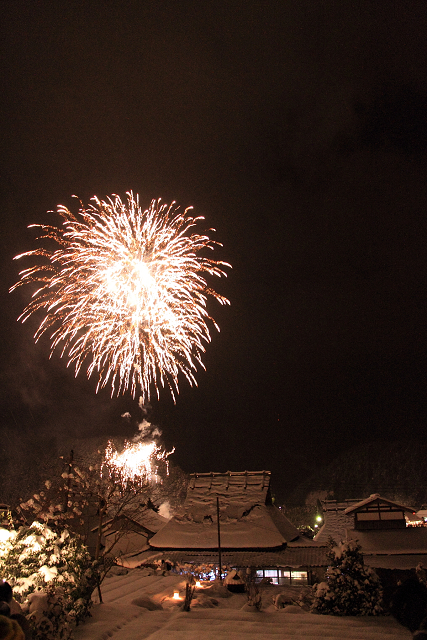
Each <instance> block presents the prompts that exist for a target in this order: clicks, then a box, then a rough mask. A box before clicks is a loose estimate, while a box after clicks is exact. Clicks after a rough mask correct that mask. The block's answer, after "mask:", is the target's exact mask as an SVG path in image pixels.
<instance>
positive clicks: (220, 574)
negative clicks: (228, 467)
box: [216, 496, 222, 584]
mask: <svg viewBox="0 0 427 640" xmlns="http://www.w3.org/2000/svg"><path fill="white" fill-rule="evenodd" d="M216 517H217V523H218V561H219V581H220V583H221V584H222V560H221V529H220V525H219V498H218V496H217V497H216Z"/></svg>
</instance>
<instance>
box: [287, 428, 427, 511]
mask: <svg viewBox="0 0 427 640" xmlns="http://www.w3.org/2000/svg"><path fill="white" fill-rule="evenodd" d="M320 491H323V492H327V494H328V497H329V498H331V499H336V500H345V499H352V498H365V497H367V496H369V495H370V494H372V493H380V494H381V495H382V496H384V497H387V498H389V499H392V500H396V501H400V502H403V503H405V504H407V505H408V506H413V507H415V508H419V507H420V506H421V505H422V504H426V503H427V442H420V441H419V440H397V441H392V442H384V441H376V442H371V443H368V444H361V445H359V446H357V447H354V448H352V449H350V450H348V451H346V452H345V453H341V454H340V455H339V456H338V457H337V458H336V459H335V460H333V461H332V462H331V463H330V464H328V465H327V466H325V467H323V468H321V469H320V470H319V471H318V472H317V473H316V474H315V475H313V476H311V477H309V478H308V479H307V480H306V481H304V482H303V483H301V484H300V485H299V486H298V487H297V489H296V490H295V491H294V492H293V493H292V494H291V495H290V496H289V500H288V502H289V504H305V502H306V500H307V498H308V497H309V495H310V494H311V493H312V494H313V495H315V494H317V495H318V492H320Z"/></svg>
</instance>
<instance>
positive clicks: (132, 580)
mask: <svg viewBox="0 0 427 640" xmlns="http://www.w3.org/2000/svg"><path fill="white" fill-rule="evenodd" d="M143 573H144V572H142V571H141V570H138V569H134V570H132V571H130V572H129V573H128V574H127V575H122V576H113V577H110V578H107V579H106V580H105V581H104V583H103V585H102V595H103V601H104V603H103V604H94V606H93V609H92V618H89V619H88V621H87V622H86V623H85V624H84V625H81V626H79V627H78V628H77V629H76V632H75V639H76V640H107V639H109V638H113V640H146V639H147V640H164V639H165V638H168V639H170V640H256V639H259V638H272V639H274V640H295V639H298V638H301V639H304V640H319V639H322V640H329V639H331V640H332V639H334V640H335V639H337V638H339V639H340V640H386V639H388V640H403V639H405V638H406V639H407V640H408V639H410V638H411V634H410V633H409V631H407V630H406V629H404V628H403V627H401V626H400V625H399V624H398V623H397V622H396V621H395V620H393V619H392V618H390V617H384V618H369V617H367V618H353V617H351V618H339V617H333V616H320V615H315V614H312V613H306V612H303V611H302V610H299V608H298V609H297V607H295V606H290V607H289V608H288V609H286V608H285V609H281V610H280V611H276V610H275V608H274V606H273V604H272V589H276V592H277V589H278V590H279V591H280V588H278V587H277V588H274V587H273V588H272V587H268V588H267V589H266V590H264V591H263V592H262V594H263V608H262V610H261V611H253V612H252V611H247V610H245V608H247V605H246V602H247V598H246V595H245V594H233V595H232V596H231V597H229V598H218V597H216V598H215V599H216V600H217V602H218V604H217V605H216V606H214V605H212V603H211V600H210V597H208V596H207V595H205V594H206V593H207V592H205V593H203V590H202V591H198V592H197V597H196V599H195V600H193V604H194V606H192V610H191V611H190V612H188V613H187V612H183V611H180V610H179V606H180V604H182V600H181V602H176V601H174V600H173V593H174V591H176V590H178V591H179V592H180V595H181V596H183V595H184V590H185V582H184V581H183V580H182V576H144V575H143ZM209 595H210V596H212V595H213V594H209ZM144 597H148V598H149V599H150V600H151V601H153V602H154V603H156V604H161V606H162V607H163V609H162V610H154V611H149V610H147V609H146V608H143V607H141V606H137V605H135V604H132V601H133V600H135V599H137V598H141V599H143V598H144ZM208 605H210V606H209V608H208Z"/></svg>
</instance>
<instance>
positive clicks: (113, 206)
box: [10, 192, 230, 402]
mask: <svg viewBox="0 0 427 640" xmlns="http://www.w3.org/2000/svg"><path fill="white" fill-rule="evenodd" d="M92 202H93V204H90V205H89V206H87V207H85V206H83V204H81V205H80V209H79V212H78V214H77V215H74V214H73V213H71V212H70V211H69V210H68V209H67V208H66V207H65V206H62V205H60V206H58V213H59V214H60V215H61V216H62V218H63V219H64V222H63V225H62V227H53V226H48V225H30V226H34V227H40V228H41V229H42V231H43V235H41V236H40V237H39V239H49V240H54V241H55V242H56V243H57V244H58V245H59V248H57V249H56V250H55V251H51V250H48V249H45V248H39V249H36V250H34V251H28V252H26V253H23V254H21V255H19V256H16V258H15V259H19V258H22V257H26V256H37V257H43V258H45V259H47V263H44V264H39V265H36V266H33V267H31V268H29V269H25V270H24V271H21V272H20V277H21V279H20V280H19V281H18V282H17V283H16V284H15V285H14V286H13V287H11V289H10V290H11V291H13V290H15V289H16V288H17V287H19V286H21V285H23V284H30V283H34V282H36V283H42V286H41V288H39V289H38V290H37V291H36V292H35V293H34V294H33V299H32V301H31V302H30V303H29V304H28V305H27V307H26V308H25V309H24V311H23V313H22V315H21V316H20V317H19V319H20V320H22V322H24V321H25V320H26V319H27V318H28V317H29V316H31V315H32V314H33V313H36V312H39V311H44V314H45V315H44V318H43V320H42V322H41V324H40V326H39V327H38V329H37V331H36V334H35V339H36V341H37V340H38V339H39V338H40V337H41V336H42V335H43V334H44V333H46V332H47V331H51V330H52V333H51V334H50V339H51V355H52V353H53V351H54V350H55V349H56V348H57V347H60V348H61V357H62V356H64V355H66V357H67V358H68V365H70V364H74V366H75V371H76V376H77V374H78V373H79V371H80V369H81V368H82V366H83V364H84V362H85V360H86V359H88V360H89V364H88V369H87V375H88V377H90V376H91V375H92V373H93V372H95V371H96V372H97V375H98V386H97V391H98V389H100V388H102V387H105V386H106V385H107V384H108V383H110V384H111V388H112V393H111V395H114V394H115V393H116V394H117V395H119V394H120V393H124V392H125V391H126V390H127V389H130V390H131V393H132V395H133V396H135V393H136V392H137V391H139V390H140V391H141V393H142V397H143V401H144V402H145V401H148V400H149V399H150V396H151V395H152V394H153V390H155V393H156V394H157V397H158V396H159V389H160V387H164V386H165V385H167V386H168V387H169V389H170V392H171V394H172V397H173V399H174V401H175V394H176V393H177V392H178V376H179V373H180V372H182V373H183V374H184V375H185V377H186V378H187V380H188V381H189V383H190V384H191V385H193V384H197V382H196V378H195V372H196V370H197V367H198V366H201V367H203V363H202V354H203V353H204V351H205V346H204V345H205V344H206V343H208V342H210V339H211V338H210V333H209V327H208V324H209V323H212V324H213V325H214V326H215V327H216V328H217V329H218V330H219V328H218V326H217V324H216V323H215V321H214V320H213V318H212V317H211V316H210V315H209V314H208V312H207V309H206V302H207V299H208V297H209V296H211V297H213V298H215V299H216V300H217V301H218V302H220V303H221V304H229V301H228V300H227V299H226V298H224V297H223V296H221V295H220V294H218V293H216V292H215V291H214V290H213V289H211V288H210V287H208V284H207V282H206V280H205V278H204V276H203V274H205V273H207V274H209V275H214V276H218V277H220V276H224V275H226V274H225V272H224V268H225V267H229V266H230V265H229V264H227V263H225V262H220V261H216V260H212V259H209V258H207V257H205V256H202V255H200V252H202V251H203V250H205V249H211V250H212V249H214V247H215V245H219V243H218V242H215V241H213V240H210V238H209V237H208V236H207V235H199V234H197V233H191V230H192V228H193V227H194V226H195V225H196V224H197V223H198V222H199V221H200V220H203V218H201V217H198V218H193V217H191V216H190V215H189V211H191V207H189V208H187V209H186V210H185V211H184V212H183V213H181V212H180V211H179V209H178V208H177V207H175V203H174V202H172V204H170V205H167V204H161V201H160V200H152V202H151V204H150V207H149V208H148V209H146V210H145V211H143V210H142V208H141V207H140V206H139V197H138V195H136V197H134V196H133V193H132V192H129V193H128V194H127V203H126V204H125V203H123V202H122V200H121V199H120V197H119V196H117V195H112V196H111V197H109V198H107V200H100V199H98V198H97V197H96V196H95V197H94V198H92ZM210 231H214V230H213V229H210ZM203 368H204V367H203Z"/></svg>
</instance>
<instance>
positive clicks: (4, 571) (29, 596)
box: [0, 522, 98, 640]
mask: <svg viewBox="0 0 427 640" xmlns="http://www.w3.org/2000/svg"><path fill="white" fill-rule="evenodd" d="M0 576H1V577H2V578H3V579H4V580H7V581H8V582H9V583H10V584H11V586H12V588H13V592H14V595H15V597H16V598H17V599H18V600H19V601H20V602H21V605H22V606H23V608H24V610H25V611H26V612H27V614H28V619H29V620H30V622H31V623H32V625H33V629H34V632H33V637H34V639H35V640H37V639H38V638H40V639H41V638H43V639H46V640H48V639H50V638H52V639H56V638H68V637H69V636H70V633H71V628H72V627H73V625H74V624H75V623H78V622H79V621H80V620H82V619H84V618H85V617H86V616H87V615H88V614H89V607H90V603H91V599H90V598H91V594H92V591H93V589H94V587H95V586H96V584H97V579H98V578H97V570H96V567H95V566H94V563H93V561H92V558H91V556H90V554H89V552H88V551H87V549H86V547H85V546H84V545H83V544H82V543H81V541H80V540H79V539H78V538H76V537H74V536H71V535H70V534H69V532H68V531H67V530H66V529H64V530H63V531H62V532H61V533H57V532H55V531H52V529H50V528H49V527H47V526H46V525H45V524H41V523H39V522H33V524H32V525H31V526H29V527H28V526H24V527H21V528H20V529H19V530H18V531H13V530H11V531H9V530H6V529H0Z"/></svg>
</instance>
